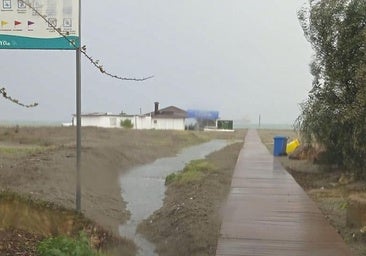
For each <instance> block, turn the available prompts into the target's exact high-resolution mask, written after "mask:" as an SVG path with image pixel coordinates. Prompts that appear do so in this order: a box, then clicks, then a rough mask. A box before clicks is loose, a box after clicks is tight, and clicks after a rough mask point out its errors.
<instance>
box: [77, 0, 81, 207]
mask: <svg viewBox="0 0 366 256" xmlns="http://www.w3.org/2000/svg"><path fill="white" fill-rule="evenodd" d="M79 42H81V0H79ZM80 50H81V49H80V45H79V47H78V49H77V50H76V211H78V212H80V211H81V174H80V167H81V51H80Z"/></svg>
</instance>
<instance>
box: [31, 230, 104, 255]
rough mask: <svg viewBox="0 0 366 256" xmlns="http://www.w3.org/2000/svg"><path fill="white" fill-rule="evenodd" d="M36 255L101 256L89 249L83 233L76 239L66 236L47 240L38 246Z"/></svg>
mask: <svg viewBox="0 0 366 256" xmlns="http://www.w3.org/2000/svg"><path fill="white" fill-rule="evenodd" d="M37 253H38V255H39V256H103V254H101V253H99V252H97V251H95V250H93V249H92V248H91V247H90V244H89V239H88V237H87V236H86V235H85V234H84V233H80V235H79V237H77V238H76V239H72V238H70V237H66V236H58V237H51V238H48V239H46V240H44V241H42V242H41V243H40V244H39V245H38V247H37Z"/></svg>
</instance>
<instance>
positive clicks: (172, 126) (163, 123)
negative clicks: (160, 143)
mask: <svg viewBox="0 0 366 256" xmlns="http://www.w3.org/2000/svg"><path fill="white" fill-rule="evenodd" d="M151 126H152V129H156V130H184V129H185V125H184V119H177V118H171V119H168V118H164V119H161V118H153V119H152V122H151Z"/></svg>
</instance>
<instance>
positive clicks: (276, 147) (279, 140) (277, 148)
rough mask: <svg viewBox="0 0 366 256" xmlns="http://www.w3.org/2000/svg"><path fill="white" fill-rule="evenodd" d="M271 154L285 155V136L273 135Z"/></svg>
mask: <svg viewBox="0 0 366 256" xmlns="http://www.w3.org/2000/svg"><path fill="white" fill-rule="evenodd" d="M273 140H274V143H273V155H274V156H284V155H286V146H287V137H284V136H275V137H274V138H273Z"/></svg>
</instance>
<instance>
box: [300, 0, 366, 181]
mask: <svg viewBox="0 0 366 256" xmlns="http://www.w3.org/2000/svg"><path fill="white" fill-rule="evenodd" d="M298 16H299V20H300V23H301V25H302V28H303V30H304V34H305V37H306V39H307V40H308V41H309V42H310V43H311V45H312V47H313V49H314V52H315V55H314V59H313V61H312V63H311V65H310V70H311V74H312V75H313V77H314V79H313V85H312V90H311V91H310V93H309V97H308V99H307V101H305V102H304V103H303V104H302V105H301V109H302V112H301V115H300V116H299V118H298V120H297V127H298V128H299V130H300V131H301V132H302V134H303V135H304V137H305V139H307V141H308V142H316V143H319V144H321V145H323V146H324V148H325V149H326V150H327V155H328V157H329V158H328V159H329V160H330V161H332V162H333V163H337V164H340V165H343V166H345V167H346V169H348V170H350V171H353V172H354V173H355V174H356V175H358V176H359V177H360V176H366V89H365V86H366V1H365V0H317V1H315V0H309V6H308V7H305V8H303V9H302V10H300V11H299V13H298Z"/></svg>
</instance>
